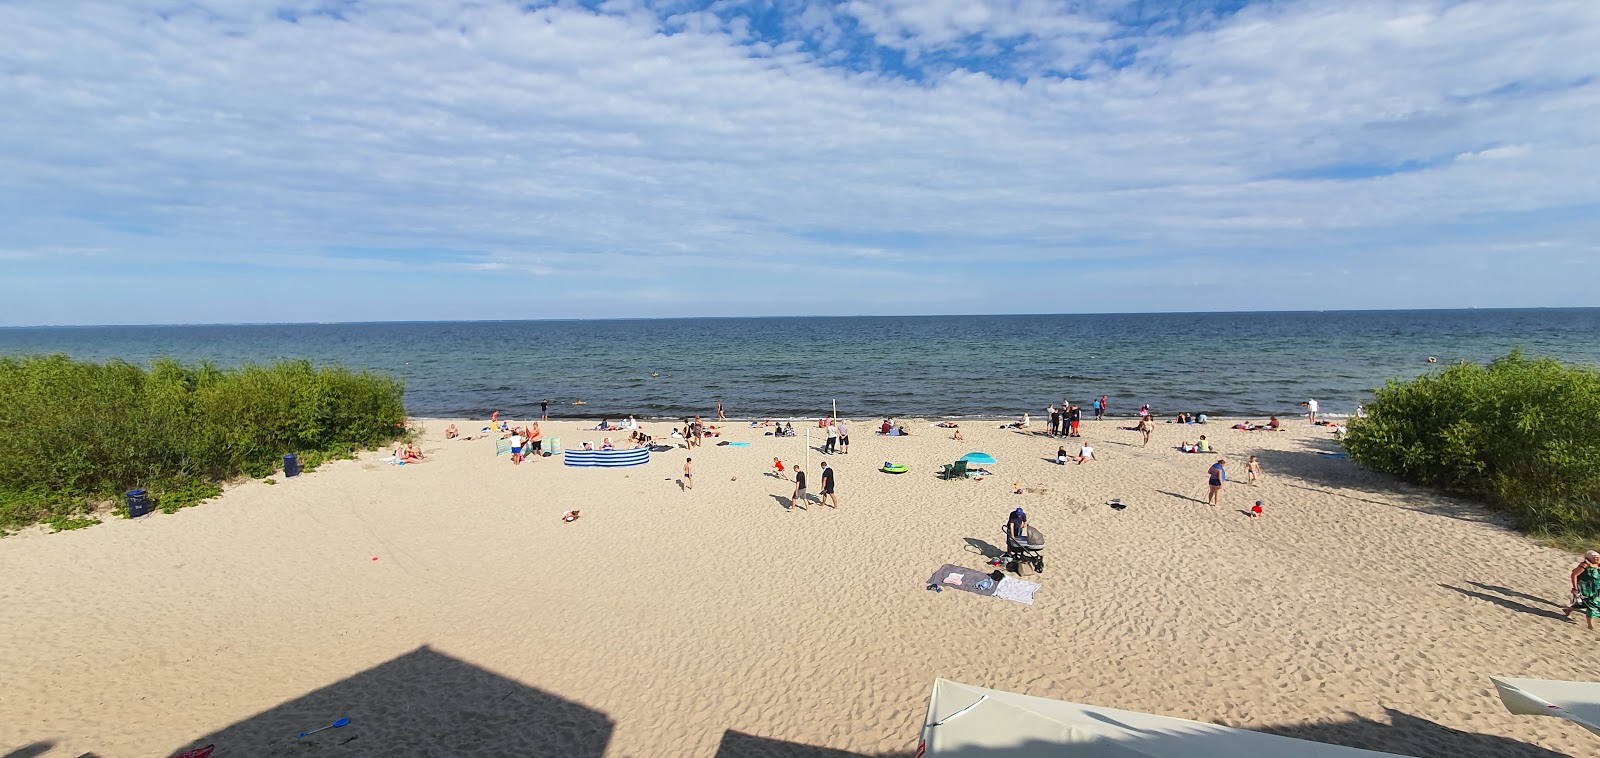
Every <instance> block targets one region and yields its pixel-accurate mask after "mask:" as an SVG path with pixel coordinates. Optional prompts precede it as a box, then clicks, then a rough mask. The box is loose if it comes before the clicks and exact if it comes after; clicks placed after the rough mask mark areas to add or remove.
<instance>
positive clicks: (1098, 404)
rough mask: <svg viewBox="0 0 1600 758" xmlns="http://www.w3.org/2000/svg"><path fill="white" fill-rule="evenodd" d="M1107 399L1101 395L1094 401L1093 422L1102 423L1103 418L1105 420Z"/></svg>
mask: <svg viewBox="0 0 1600 758" xmlns="http://www.w3.org/2000/svg"><path fill="white" fill-rule="evenodd" d="M1109 399H1110V398H1108V397H1106V396H1105V395H1101V396H1100V399H1099V400H1096V401H1094V420H1095V421H1104V420H1105V418H1106V401H1107V400H1109Z"/></svg>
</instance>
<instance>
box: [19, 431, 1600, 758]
mask: <svg viewBox="0 0 1600 758" xmlns="http://www.w3.org/2000/svg"><path fill="white" fill-rule="evenodd" d="M1258 420H1259V419H1258ZM878 421H879V419H876V418H862V417H857V418H856V419H855V420H854V423H853V427H854V428H853V430H852V431H853V433H852V443H853V444H852V446H851V450H850V454H848V455H831V456H826V457H825V458H826V460H827V461H828V462H829V463H830V464H831V465H832V466H833V467H834V468H835V469H836V471H837V478H838V489H839V500H840V503H841V507H840V508H839V509H837V510H833V509H829V508H826V507H821V506H819V505H817V504H815V503H812V504H811V505H810V506H809V507H808V508H807V509H806V510H803V511H802V510H796V509H789V508H786V507H785V506H786V505H787V504H788V496H789V494H790V491H791V488H792V484H791V483H790V482H788V481H783V480H779V479H777V478H775V477H773V476H771V475H770V474H769V471H770V469H771V462H772V459H773V457H774V456H777V457H780V458H782V459H783V461H784V462H785V464H786V465H788V466H791V467H792V466H793V465H794V464H795V463H796V462H799V463H801V464H802V465H805V466H806V467H807V471H808V474H809V475H810V478H811V491H812V492H813V493H815V492H816V491H817V490H818V488H819V483H818V479H817V476H816V474H817V467H818V464H819V462H820V461H821V460H823V459H824V456H822V455H820V454H819V453H818V452H817V451H815V450H812V451H810V452H809V463H807V460H808V459H807V455H808V453H807V450H806V448H805V438H804V436H803V432H802V436H801V437H799V438H786V439H775V438H773V437H770V436H764V435H763V434H762V430H759V429H750V428H748V427H747V426H746V425H745V424H744V423H738V422H728V423H726V424H725V425H724V426H723V427H722V428H723V430H724V432H725V434H724V436H723V437H722V438H721V440H722V441H743V442H749V443H750V445H749V446H748V447H735V446H716V445H715V444H714V443H715V442H717V441H718V440H714V439H713V440H707V444H706V446H705V447H703V448H699V449H696V450H693V451H684V450H682V449H675V450H673V451H672V452H666V453H657V454H655V455H654V457H653V459H652V460H651V462H650V463H649V464H647V465H644V466H638V467H632V468H617V469H586V468H572V467H568V466H564V465H562V463H561V459H560V458H558V457H552V458H545V459H538V460H531V461H528V462H526V463H524V464H523V465H520V466H513V465H512V464H511V462H510V460H509V456H507V455H499V456H497V455H496V454H495V442H494V440H492V439H475V440H449V441H447V440H445V439H444V436H443V433H444V429H445V427H446V426H447V424H449V423H451V421H449V420H437V419H436V420H424V421H423V422H421V423H422V424H423V425H424V427H425V429H426V431H425V433H424V435H423V438H422V445H423V448H424V450H425V451H426V453H427V456H428V461H427V462H426V463H423V464H420V465H408V466H394V465H389V464H385V463H382V462H380V461H379V460H378V459H379V458H380V457H381V456H382V455H384V453H373V452H368V453H364V454H362V456H361V458H360V460H356V461H342V462H337V463H332V464H328V465H326V466H324V467H322V468H321V469H319V470H317V471H315V472H312V473H309V474H306V475H304V476H301V477H297V478H292V479H285V478H283V477H282V476H281V475H279V476H278V477H276V483H275V484H267V483H265V482H262V481H252V482H247V483H243V484H240V485H238V486H234V487H231V488H229V489H228V490H227V492H226V493H225V494H224V495H223V496H222V497H220V498H218V499H216V500H213V501H211V502H209V503H206V504H203V505H201V506H198V507H195V508H190V509H187V510H184V511H181V512H179V513H177V514H173V515H164V514H160V513H155V514H151V515H149V516H147V517H144V518H141V519H137V520H131V521H130V520H122V519H114V520H108V522H107V523H104V524H102V525H99V526H95V527H92V528H88V529H84V530H80V531H75V532H67V533H60V534H45V533H44V530H43V529H42V528H40V529H33V530H28V531H25V532H24V533H22V534H18V535H14V536H12V537H8V538H6V539H4V540H0V614H3V615H4V617H5V626H4V628H5V629H6V631H7V642H6V644H5V645H4V649H3V652H0V681H3V682H5V686H4V688H3V689H0V755H7V756H36V755H47V756H80V755H86V754H92V755H95V756H107V757H110V756H167V755H171V754H172V753H175V752H177V751H180V750H183V749H185V748H188V747H192V746H195V745H202V744H206V743H216V744H217V746H218V751H217V753H216V756H218V758H232V757H233V756H276V755H301V754H307V753H315V754H326V755H341V756H344V755H350V756H369V755H370V756H395V755H484V756H489V755H495V756H500V755H535V756H595V757H598V756H616V757H620V756H640V757H644V756H721V757H723V758H731V757H732V756H777V757H785V758H787V757H795V758H798V757H802V756H815V757H817V758H841V757H843V756H854V755H864V756H885V755H893V756H909V755H910V753H911V751H912V750H914V749H915V747H916V739H917V734H918V728H919V725H920V719H921V717H922V713H923V709H924V707H925V702H926V700H925V699H926V696H927V693H928V688H929V686H930V685H931V683H932V681H933V679H934V677H938V676H942V677H946V678H950V679H955V680H958V681H962V682H968V683H972V684H976V685H980V686H985V687H994V688H1000V689H1009V690H1015V691H1017V692H1023V693H1027V694H1033V695H1040V696H1045V697H1052V698H1062V699H1069V700H1076V701H1081V702H1085V703H1092V704H1096V705H1103V706H1110V707H1116V708H1126V709H1135V710H1142V711H1149V712H1153V713H1158V714H1163V715H1170V716H1178V717H1183V718H1190V719H1198V720H1202V721H1213V722H1217V723H1222V724H1227V725H1230V726H1238V727H1246V728H1252V729H1261V730H1266V731H1271V732H1275V733H1279V734H1286V735H1290V736H1296V737H1302V738H1307V739H1313V740H1320V741H1324V742H1333V743H1338V744H1343V745H1349V746H1354V747H1363V748H1370V749H1376V750H1386V751H1391V752H1397V753H1405V754H1411V755H1416V756H1433V755H1441V756H1442V755H1450V756H1466V757H1469V758H1470V757H1474V756H1481V757H1483V758H1489V757H1490V756H1496V757H1507V756H1509V757H1512V758H1518V757H1529V758H1532V757H1536V756H1553V755H1593V754H1596V752H1600V741H1597V738H1596V737H1594V736H1593V735H1590V734H1587V733H1585V732H1583V731H1582V730H1581V729H1579V728H1577V727H1576V726H1574V725H1571V724H1568V723H1566V722H1562V721H1559V720H1555V719H1536V718H1528V717H1519V716H1512V715H1510V714H1508V713H1506V712H1505V711H1504V709H1503V708H1502V707H1501V705H1500V703H1499V701H1498V700H1497V699H1496V698H1495V695H1494V688H1493V686H1492V685H1491V684H1490V682H1489V676H1490V675H1492V674H1505V675H1511V676H1522V677H1537V678H1550V679H1593V678H1594V676H1595V672H1597V671H1600V633H1594V632H1587V631H1586V630H1585V629H1584V628H1583V626H1582V624H1581V623H1569V622H1567V621H1565V620H1563V619H1562V617H1561V614H1560V612H1559V606H1560V605H1561V604H1562V603H1563V602H1564V601H1565V599H1566V589H1567V584H1566V583H1567V572H1568V571H1569V570H1570V568H1571V566H1572V564H1573V562H1574V561H1575V557H1574V556H1573V555H1569V554H1567V553H1565V552H1562V551H1558V550H1553V549H1550V548H1545V547H1541V546H1539V545H1537V544H1535V543H1533V542H1531V541H1529V540H1527V539H1526V538H1524V537H1522V536H1520V535H1518V534H1516V533H1514V532H1512V531H1510V530H1508V529H1507V528H1506V527H1505V526H1504V525H1503V524H1502V523H1500V522H1499V521H1497V520H1496V519H1495V518H1494V517H1492V516H1490V515H1488V514H1486V513H1485V512H1484V511H1483V510H1482V509H1480V508H1478V507H1476V506H1473V505H1471V504H1467V503H1462V502H1457V501H1454V500H1451V499H1448V498H1444V497H1441V496H1438V495H1436V494H1432V493H1429V492H1426V491H1422V490H1418V489H1414V488H1410V487H1407V486H1404V485H1400V484H1397V483H1395V482H1394V481H1393V480H1391V479H1389V478H1388V477H1386V476H1381V475H1377V474H1372V473H1370V472H1366V471H1363V470H1361V469H1360V468H1358V467H1357V466H1355V465H1354V464H1353V463H1352V462H1351V461H1349V460H1348V459H1344V458H1336V457H1329V456H1325V455H1323V454H1322V453H1324V452H1330V451H1334V450H1336V449H1337V446H1336V443H1335V442H1334V441H1333V440H1332V439H1331V437H1330V435H1329V434H1328V432H1327V431H1326V429H1325V428H1322V427H1312V426H1308V425H1306V424H1305V423H1304V421H1290V422H1289V424H1288V426H1287V431H1284V432H1277V433H1273V432H1243V431H1235V430H1232V429H1230V428H1228V425H1229V423H1231V422H1219V421H1216V420H1213V421H1212V422H1211V423H1209V424H1207V425H1205V426H1176V425H1169V424H1157V426H1156V430H1155V434H1154V438H1153V439H1152V441H1151V443H1150V445H1149V446H1148V447H1140V445H1139V434H1138V433H1137V432H1134V431H1129V430H1126V429H1123V428H1122V427H1125V426H1131V424H1132V422H1131V421H1129V420H1126V419H1115V420H1110V419H1108V420H1106V421H1101V422H1096V421H1086V422H1084V424H1083V430H1084V437H1085V439H1086V440H1088V441H1090V442H1091V443H1092V444H1093V445H1094V446H1095V447H1096V449H1097V456H1098V460H1096V461H1094V462H1091V463H1088V464H1085V465H1081V466H1080V465H1067V466H1058V465H1056V464H1054V463H1053V462H1052V461H1053V458H1054V454H1055V451H1056V448H1057V446H1058V444H1062V443H1068V444H1067V445H1066V446H1067V448H1068V451H1069V452H1076V449H1077V443H1078V441H1077V440H1062V441H1060V442H1058V441H1057V440H1054V439H1049V438H1046V437H1043V436H1038V435H1037V434H1034V433H1033V432H1019V431H1017V430H1009V429H999V428H997V426H998V425H999V423H998V422H994V421H989V422H981V421H963V422H961V427H962V431H963V433H964V435H965V437H966V440H965V441H953V440H950V439H949V431H948V430H944V429H937V428H933V427H931V425H930V421H932V420H907V421H906V422H905V424H906V426H907V427H909V428H910V429H911V431H912V432H913V435H912V436H910V437H894V438H886V437H881V436H878V435H875V434H873V433H872V430H873V428H875V427H876V424H877V422H878ZM454 423H456V424H457V425H458V426H460V427H461V428H462V429H463V430H476V429H478V428H479V427H481V426H482V425H483V424H484V422H482V421H475V422H473V421H464V420H455V421H454ZM593 423H594V421H592V420H591V421H588V422H552V423H547V424H545V436H546V438H551V437H559V438H561V439H562V441H563V443H564V445H565V446H567V447H568V448H571V447H576V446H577V445H578V443H580V442H581V441H583V440H589V441H593V442H595V443H598V442H599V441H600V439H601V438H602V437H604V436H611V437H612V438H613V439H619V438H622V437H625V436H626V434H625V433H622V434H618V433H612V434H610V435H605V434H602V433H599V432H586V431H580V427H581V426H589V425H592V424H593ZM645 426H646V428H647V429H648V430H649V431H651V432H652V433H653V434H655V435H656V436H657V438H658V439H661V438H664V437H666V435H667V432H669V431H670V427H671V425H670V424H665V423H649V424H646V425H645ZM1035 427H1036V429H1042V423H1041V422H1039V421H1038V420H1035ZM813 432H814V434H813V444H814V445H815V446H817V447H818V448H820V446H821V443H822V440H821V437H820V435H818V434H815V430H813ZM1201 433H1205V434H1207V435H1208V437H1210V438H1211V440H1213V441H1214V443H1215V446H1216V448H1217V449H1218V451H1219V452H1220V456H1219V455H1209V456H1208V455H1192V454H1184V453H1181V452H1179V451H1178V450H1177V449H1176V446H1177V444H1178V443H1179V442H1180V441H1182V440H1193V439H1195V438H1197V437H1198V435H1199V434H1201ZM977 450H981V451H986V452H989V453H991V454H993V455H994V456H995V458H997V459H998V463H996V464H994V465H991V466H988V467H987V468H989V469H990V470H992V471H993V472H994V475H993V476H989V477H987V478H985V479H983V480H982V481H975V480H966V481H950V482H947V481H943V480H942V479H940V478H939V477H938V471H939V469H940V467H941V465H942V464H945V463H949V462H951V461H953V460H955V459H956V458H957V457H959V456H960V455H961V454H963V453H966V452H969V451H977ZM686 455H692V456H693V457H694V462H695V487H694V489H693V490H692V491H687V492H685V491H682V490H680V488H679V486H678V484H677V483H676V480H677V479H678V478H679V474H680V472H681V469H682V464H683V461H684V458H685V456H686ZM1250 455H1257V456H1259V458H1260V461H1261V465H1262V468H1263V469H1264V471H1265V476H1264V477H1263V479H1262V480H1261V481H1260V483H1258V484H1256V485H1254V486H1252V485H1247V484H1244V483H1243V480H1244V478H1245V477H1244V462H1245V461H1246V460H1247V459H1248V457H1249V456H1250ZM1217 457H1225V458H1226V459H1227V460H1228V463H1229V473H1230V476H1231V477H1232V478H1234V479H1236V480H1237V481H1235V482H1232V483H1230V484H1229V485H1228V486H1227V488H1226V489H1225V490H1224V493H1223V504H1222V506H1221V507H1218V508H1212V507H1209V506H1207V505H1206V504H1205V502H1204V501H1205V498H1206V474H1205V472H1206V468H1207V466H1209V465H1210V464H1211V463H1212V462H1213V461H1214V460H1215V459H1216V458H1217ZM885 461H894V462H896V463H904V464H906V465H907V466H908V467H909V469H910V470H909V472H908V473H905V474H900V475H892V474H887V473H882V472H880V471H878V469H879V467H881V466H882V465H883V464H884V462H885ZM1013 483H1018V484H1020V486H1021V488H1022V489H1023V493H1022V494H1015V492H1014V489H1013ZM1112 498H1119V499H1120V500H1121V501H1122V502H1123V503H1125V504H1126V505H1127V508H1125V509H1123V510H1120V511H1118V510H1113V509H1111V508H1109V507H1107V506H1106V503H1107V502H1108V501H1110V500H1111V499H1112ZM1257 499H1260V500H1262V501H1264V504H1265V505H1264V508H1265V516H1264V517H1263V518H1260V519H1255V520H1252V519H1249V518H1247V517H1246V515H1245V511H1246V509H1248V508H1249V506H1250V504H1252V503H1253V502H1254V501H1255V500H1257ZM1018 506H1022V507H1024V508H1026V509H1027V511H1028V513H1029V516H1030V521H1031V523H1032V524H1033V525H1035V526H1036V527H1038V528H1039V529H1040V530H1042V531H1043V532H1044V534H1045V535H1046V537H1047V539H1048V546H1047V548H1046V549H1045V552H1044V555H1045V556H1046V560H1047V567H1046V571H1045V573H1044V574H1043V575H1041V576H1038V577H1032V578H1033V579H1035V580H1037V581H1039V582H1040V583H1041V585H1042V586H1041V587H1040V589H1039V591H1038V593H1037V596H1036V599H1035V602H1034V604H1033V605H1031V606H1030V605H1023V604H1020V603H1013V602H1008V601H1005V600H1002V599H997V598H986V597H980V596H977V595H974V594H970V593H965V592H954V591H947V592H942V593H934V592H930V591H927V590H926V589H925V584H926V580H927V578H928V576H929V575H930V573H932V572H933V571H934V569H936V568H938V567H939V566H940V565H941V564H944V563H952V564H958V565H964V566H971V567H982V566H984V563H985V555H984V554H985V553H986V552H993V551H997V549H998V548H997V546H999V547H1003V543H1004V540H1003V538H1002V535H1001V524H1002V523H1003V522H1004V520H1005V517H1006V514H1007V512H1008V511H1010V510H1011V509H1013V508H1016V507H1018ZM569 509H579V510H581V511H582V513H583V516H582V518H581V519H580V520H578V521H576V522H574V523H570V524H569V523H562V521H561V520H560V518H559V517H560V514H561V513H562V512H563V511H566V510H569ZM342 717H347V718H349V719H350V722H349V724H348V725H347V726H344V727H342V728H338V729H329V730H326V731H322V732H319V733H317V734H315V735H312V736H310V737H308V738H306V739H304V740H297V739H296V734H297V733H299V732H302V731H306V730H310V729H314V728H316V727H319V726H324V725H327V724H329V723H331V722H332V721H334V720H335V719H338V718H342Z"/></svg>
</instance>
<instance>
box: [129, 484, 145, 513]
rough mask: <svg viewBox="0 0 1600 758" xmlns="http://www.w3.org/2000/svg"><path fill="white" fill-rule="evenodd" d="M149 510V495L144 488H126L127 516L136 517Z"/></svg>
mask: <svg viewBox="0 0 1600 758" xmlns="http://www.w3.org/2000/svg"><path fill="white" fill-rule="evenodd" d="M149 512H150V497H149V495H148V494H146V493H145V491H144V490H128V518H138V517H140V516H143V515H144V514H146V513H149Z"/></svg>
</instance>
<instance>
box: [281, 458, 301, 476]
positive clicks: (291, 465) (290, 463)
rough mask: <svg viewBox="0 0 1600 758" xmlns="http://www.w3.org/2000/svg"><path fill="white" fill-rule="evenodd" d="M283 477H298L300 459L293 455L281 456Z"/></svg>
mask: <svg viewBox="0 0 1600 758" xmlns="http://www.w3.org/2000/svg"><path fill="white" fill-rule="evenodd" d="M283 475H284V476H285V477H291V476H299V475H300V459H299V458H298V457H296V456H295V454H294V453H290V454H288V455H285V456H283Z"/></svg>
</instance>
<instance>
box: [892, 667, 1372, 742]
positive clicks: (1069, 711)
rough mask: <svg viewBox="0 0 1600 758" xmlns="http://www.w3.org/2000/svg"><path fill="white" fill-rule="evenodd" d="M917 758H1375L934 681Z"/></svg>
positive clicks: (1256, 734) (1255, 734) (1266, 736)
mask: <svg viewBox="0 0 1600 758" xmlns="http://www.w3.org/2000/svg"><path fill="white" fill-rule="evenodd" d="M918 755H919V756H920V755H927V756H942V757H944V758H1035V757H1036V756H1037V757H1038V758H1046V757H1053V756H1072V757H1073V758H1242V757H1244V756H1249V758H1274V757H1275V756H1282V757H1283V758H1289V756H1294V758H1363V757H1364V758H1376V756H1392V755H1393V754H1392V753H1377V752H1373V751H1371V750H1358V749H1356V748H1349V747H1339V746H1337V745H1328V744H1324V743H1321V742H1308V741H1306V740H1297V739H1292V738H1289V737H1279V736H1276V735H1271V734H1262V733H1261V732H1252V731H1248V730H1245V729H1233V728H1230V727H1226V726H1218V725H1216V724H1204V723H1201V722H1198V721H1188V720H1185V719H1175V718H1170V717H1167V716H1153V715H1151V714H1148V713H1140V712H1138V711H1120V710H1116V709H1114V708H1099V707H1096V706H1092V705H1081V704H1079V703H1069V702H1066V701H1064V700H1050V699H1048V698H1042V697H1031V696H1029V695H1019V694H1017V693H1014V692H1003V691H1001V690H991V689H985V688H983V687H973V686H971V685H967V684H960V683H957V682H952V681H950V680H948V679H935V680H934V682H933V694H932V695H930V696H929V697H928V715H927V718H926V719H925V720H924V721H923V725H922V745H921V746H920V747H919V748H918Z"/></svg>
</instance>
